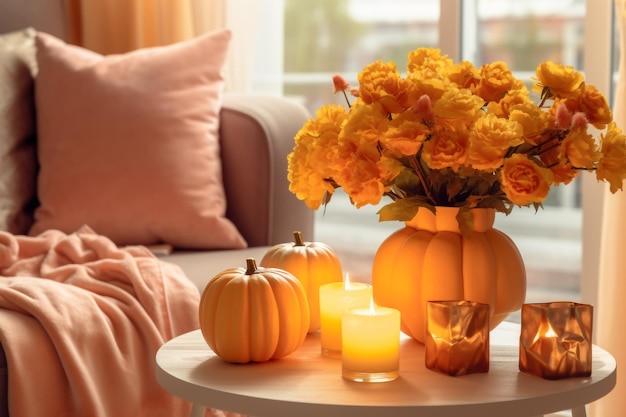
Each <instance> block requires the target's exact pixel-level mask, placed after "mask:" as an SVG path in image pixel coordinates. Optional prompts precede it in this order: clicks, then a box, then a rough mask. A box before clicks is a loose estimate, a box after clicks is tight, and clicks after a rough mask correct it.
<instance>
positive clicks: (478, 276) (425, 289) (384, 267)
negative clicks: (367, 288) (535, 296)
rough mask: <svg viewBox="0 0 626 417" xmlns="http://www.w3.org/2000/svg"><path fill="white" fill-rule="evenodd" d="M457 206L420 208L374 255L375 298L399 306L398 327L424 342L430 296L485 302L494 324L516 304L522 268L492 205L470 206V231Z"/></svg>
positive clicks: (519, 300) (520, 295)
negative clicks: (497, 226) (497, 225)
mask: <svg viewBox="0 0 626 417" xmlns="http://www.w3.org/2000/svg"><path fill="white" fill-rule="evenodd" d="M457 213H458V208H454V207H437V213H436V214H433V213H432V212H431V211H429V210H427V209H424V208H420V209H419V210H418V213H417V215H416V216H415V218H414V219H413V220H411V221H410V222H407V223H406V227H405V228H403V229H400V230H398V231H396V232H394V233H393V234H391V235H390V236H389V237H388V238H387V239H386V240H385V241H384V242H383V243H382V244H381V246H380V247H379V249H378V251H377V252H376V255H375V257H374V264H373V268H372V285H373V293H374V300H375V301H376V303H377V304H380V305H382V306H387V307H393V308H397V309H398V310H400V314H401V320H402V324H401V326H402V331H403V332H404V333H406V334H407V335H409V336H411V337H412V338H414V339H416V340H418V341H420V342H422V343H423V342H424V334H425V333H424V332H425V328H426V305H427V302H428V301H429V300H449V301H453V300H467V301H476V302H481V303H485V304H489V306H490V311H491V315H490V327H491V329H493V328H494V327H496V326H497V325H498V324H499V323H500V322H502V321H503V320H504V319H505V318H506V317H507V316H508V315H509V314H510V313H512V312H513V311H516V310H519V309H520V308H521V306H522V304H523V303H524V299H525V296H526V270H525V268H524V262H523V260H522V257H521V255H520V253H519V250H518V249H517V247H516V246H515V244H514V243H513V241H512V240H511V239H510V238H509V237H508V236H507V235H505V234H504V233H502V232H501V231H499V230H497V229H494V228H493V222H494V219H495V210H493V209H473V210H472V213H473V219H474V221H473V227H474V229H473V232H472V233H461V232H460V231H459V227H458V223H457V219H456V215H457Z"/></svg>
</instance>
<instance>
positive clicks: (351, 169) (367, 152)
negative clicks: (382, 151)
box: [336, 143, 385, 207]
mask: <svg viewBox="0 0 626 417" xmlns="http://www.w3.org/2000/svg"><path fill="white" fill-rule="evenodd" d="M344 146H348V147H349V146H350V143H345V144H344ZM343 155H344V158H342V167H341V169H340V172H339V173H338V174H337V177H336V178H337V182H338V183H339V184H340V185H341V186H342V187H343V189H344V190H345V191H346V193H348V195H349V196H350V200H351V201H352V203H354V204H355V205H356V206H357V207H362V206H364V205H367V204H373V205H376V204H378V203H379V202H380V199H381V197H382V196H383V193H384V192H385V186H384V184H383V183H382V181H381V179H380V176H379V169H378V162H379V160H380V157H379V154H378V152H376V151H374V152H372V151H371V149H370V148H363V147H361V148H358V149H355V150H354V151H353V152H351V153H343Z"/></svg>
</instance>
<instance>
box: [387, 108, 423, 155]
mask: <svg viewBox="0 0 626 417" xmlns="http://www.w3.org/2000/svg"><path fill="white" fill-rule="evenodd" d="M429 133H430V129H429V128H428V127H427V126H426V125H424V124H423V123H422V122H421V120H419V119H418V118H417V115H416V114H415V113H413V112H411V111H405V112H404V113H402V114H400V115H399V116H398V117H396V118H395V119H393V120H391V121H390V122H389V123H388V127H387V129H386V130H385V131H384V132H382V134H381V137H380V143H381V145H382V146H383V148H384V149H388V150H389V151H391V152H392V154H395V155H415V154H416V153H417V152H418V151H419V150H420V148H421V147H422V143H423V142H424V139H425V138H426V136H427V135H428V134H429Z"/></svg>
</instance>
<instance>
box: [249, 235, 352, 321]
mask: <svg viewBox="0 0 626 417" xmlns="http://www.w3.org/2000/svg"><path fill="white" fill-rule="evenodd" d="M293 235H294V242H291V243H281V244H278V245H275V246H272V247H271V248H270V249H269V250H268V251H267V252H266V253H265V256H263V259H261V266H264V267H267V268H280V269H284V270H285V271H289V272H291V273H292V274H293V275H294V276H295V277H296V278H297V279H298V280H299V281H300V282H301V283H302V285H303V286H304V289H305V291H306V294H307V299H308V301H309V308H310V314H311V323H310V325H309V332H314V331H316V330H319V328H320V290H319V288H320V285H323V284H328V283H330V282H337V281H342V280H343V277H342V272H341V263H340V262H339V258H338V257H337V255H336V254H335V252H334V251H333V250H332V248H331V247H330V246H328V245H326V244H324V243H321V242H305V241H304V240H303V239H302V234H301V233H300V232H297V231H296V232H294V233H293Z"/></svg>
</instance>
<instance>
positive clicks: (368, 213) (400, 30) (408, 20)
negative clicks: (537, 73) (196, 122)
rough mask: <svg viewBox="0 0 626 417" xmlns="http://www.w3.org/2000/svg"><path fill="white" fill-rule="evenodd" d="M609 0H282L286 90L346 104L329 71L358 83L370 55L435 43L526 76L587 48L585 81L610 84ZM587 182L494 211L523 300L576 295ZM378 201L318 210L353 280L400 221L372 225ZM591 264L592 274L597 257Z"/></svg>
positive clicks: (320, 233) (394, 55) (312, 102)
mask: <svg viewBox="0 0 626 417" xmlns="http://www.w3.org/2000/svg"><path fill="white" fill-rule="evenodd" d="M274 1H275V0H274ZM610 3H611V1H610V0H601V1H598V2H594V3H593V5H594V8H593V10H587V8H586V2H585V0H528V1H523V2H521V1H517V0H464V1H458V0H441V1H432V0H387V1H384V2H380V1H378V0H284V10H285V19H284V33H285V36H284V73H283V74H282V86H283V88H282V92H283V93H284V94H285V95H287V96H290V97H295V98H297V99H299V100H301V101H302V102H303V103H304V104H305V105H306V106H307V107H308V108H309V109H310V110H311V112H314V111H315V110H316V109H317V108H318V107H319V106H321V105H322V104H326V103H331V102H336V103H340V104H343V103H344V102H343V97H341V96H340V95H337V96H334V95H333V91H332V83H331V78H332V75H334V74H336V73H339V74H342V75H343V76H344V77H345V78H346V79H347V80H348V81H350V82H352V83H355V82H356V75H357V72H358V71H359V70H360V69H361V68H362V67H363V66H364V65H366V64H368V63H369V62H372V61H373V60H376V59H382V60H383V61H388V60H393V61H394V62H396V64H397V65H398V67H399V68H403V67H404V65H405V62H406V55H407V53H408V52H409V51H410V50H412V49H415V48H416V47H418V46H434V47H441V48H442V50H443V52H444V53H447V54H448V55H450V57H452V58H454V59H456V60H458V59H468V60H470V61H472V62H473V63H474V64H475V65H480V64H482V63H484V62H490V61H494V60H503V61H505V62H507V64H508V65H509V67H510V68H511V69H512V70H513V71H514V72H515V73H516V75H517V76H518V77H520V78H523V79H527V80H528V81H529V83H530V82H531V80H530V77H531V76H532V75H533V73H534V69H535V66H536V65H537V63H538V62H539V61H541V60H545V59H552V60H554V61H557V62H561V63H564V64H567V65H572V66H574V67H575V68H577V69H580V70H582V69H584V66H585V62H589V61H588V60H589V59H592V57H591V56H589V55H590V53H589V51H591V52H592V53H593V55H594V57H593V59H594V60H595V61H594V63H595V64H596V65H594V68H593V73H591V72H590V71H587V79H588V80H590V82H592V83H593V84H596V85H597V86H598V87H599V88H600V89H601V90H602V91H607V87H605V85H604V84H603V82H601V81H602V76H601V75H598V74H601V72H602V71H604V72H606V73H608V72H609V70H610V68H611V67H610V56H609V55H610V54H605V55H600V52H599V51H597V48H595V47H591V46H589V45H592V44H593V43H592V42H591V41H590V40H589V38H590V37H591V36H594V37H596V38H597V37H598V36H601V35H600V34H599V33H600V32H602V31H601V30H598V28H606V26H607V22H606V19H605V17H604V16H605V15H606V13H604V11H606V10H607V7H610ZM609 15H610V13H609ZM591 26H593V28H594V29H593V30H590V29H589V28H590V27H591ZM608 26H610V25H608ZM602 33H604V32H602ZM594 42H597V39H596V40H595V41H594ZM446 48H447V49H446ZM448 49H449V51H448ZM598 62H601V63H603V64H602V65H597V63H598ZM590 76H591V77H593V78H592V79H590V78H589V77H590ZM598 80H600V81H598ZM594 181H595V180H594ZM586 187H588V185H586V184H585V182H584V181H582V180H581V181H577V182H576V183H575V184H570V185H568V186H565V187H557V188H556V189H554V190H553V191H552V192H551V196H550V198H549V200H548V201H547V202H546V203H545V204H544V210H540V212H539V213H537V214H535V213H534V210H533V209H525V208H524V209H519V208H516V209H515V210H514V211H513V213H512V214H511V215H510V216H504V215H501V214H498V219H497V221H496V226H497V227H498V228H500V229H501V230H503V231H505V232H506V233H508V234H509V235H510V236H511V237H512V238H513V240H514V241H515V242H516V244H517V245H518V246H519V248H520V251H521V252H522V255H523V257H524V260H525V263H526V266H527V269H528V281H529V286H528V290H529V291H528V298H527V299H528V301H541V300H546V299H549V300H554V299H556V298H562V299H569V300H576V299H579V298H580V297H581V276H582V275H583V272H582V271H583V270H584V269H585V268H584V267H582V266H581V259H583V255H582V254H583V244H582V241H583V239H582V237H583V236H584V235H585V233H584V230H583V225H584V222H583V216H582V207H584V206H585V199H584V198H583V190H585V195H587V194H589V195H590V194H591V192H588V191H587V189H586ZM595 193H596V194H595V196H594V198H595V199H596V200H593V203H592V205H593V206H594V207H597V199H598V195H601V194H598V191H597V189H596V191H595ZM587 205H589V203H587ZM378 208H379V207H365V208H361V209H358V210H357V209H356V208H355V207H353V206H351V205H350V203H349V201H348V198H347V197H346V196H345V195H343V194H341V193H340V192H338V193H336V194H335V196H334V197H333V201H332V202H331V203H330V204H329V205H328V207H327V208H326V210H323V209H320V210H319V211H318V212H317V213H316V215H317V221H316V236H315V240H319V241H323V242H326V243H328V244H329V245H331V246H332V247H333V248H335V249H336V250H337V252H338V253H339V255H340V257H341V259H342V262H343V263H344V269H345V270H346V271H347V272H349V273H350V274H351V275H352V276H353V277H356V279H359V280H368V279H369V274H370V272H369V269H370V268H371V259H372V257H373V255H374V253H375V250H376V248H377V247H378V246H379V245H380V243H381V242H382V240H383V239H384V238H385V237H386V236H388V235H389V234H390V233H391V232H392V231H394V230H396V229H398V228H399V227H401V225H400V224H399V223H396V222H383V223H378V222H377V216H376V211H377V210H378ZM587 210H588V209H586V212H587ZM596 214H597V212H596ZM594 217H597V216H595V215H594ZM596 221H597V219H596ZM595 224H596V226H594V227H597V223H595ZM585 227H587V226H585ZM590 229H592V230H594V229H593V227H590ZM589 242H593V240H589V239H588V240H587V242H586V244H588V245H589V244H591V245H594V243H589ZM596 245H597V241H596ZM592 258H593V257H592ZM590 265H591V267H589V268H590V269H589V270H591V271H595V270H594V265H593V259H592V260H591V262H590ZM583 285H584V283H583ZM591 285H592V286H593V284H591Z"/></svg>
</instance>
